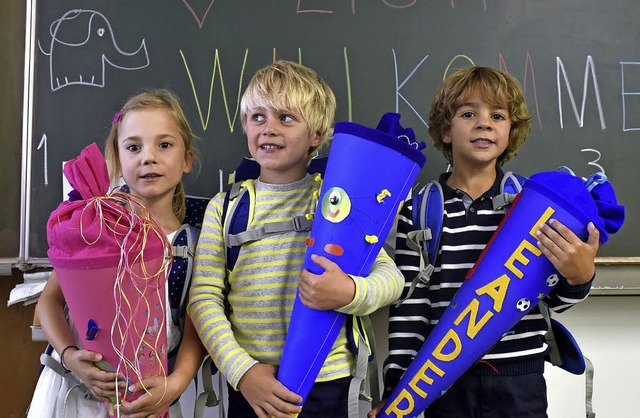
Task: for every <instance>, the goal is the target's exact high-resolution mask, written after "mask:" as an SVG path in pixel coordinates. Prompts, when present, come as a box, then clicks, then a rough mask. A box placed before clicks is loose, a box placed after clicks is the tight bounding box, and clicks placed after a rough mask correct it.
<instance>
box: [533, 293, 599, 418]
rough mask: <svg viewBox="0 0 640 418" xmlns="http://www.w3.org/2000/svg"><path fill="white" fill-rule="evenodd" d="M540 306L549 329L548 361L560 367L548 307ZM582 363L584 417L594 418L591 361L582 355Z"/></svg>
mask: <svg viewBox="0 0 640 418" xmlns="http://www.w3.org/2000/svg"><path fill="white" fill-rule="evenodd" d="M538 307H539V308H540V313H542V317H543V318H544V320H545V321H546V322H547V326H548V327H549V330H548V331H547V333H546V335H545V341H546V343H547V345H549V347H551V352H550V353H549V361H550V362H551V364H553V365H554V366H558V367H561V366H562V358H561V356H560V349H559V347H558V343H557V341H556V338H555V335H554V334H553V327H552V326H551V317H550V316H549V309H548V308H547V306H546V305H544V304H543V303H542V302H540V303H539V304H538ZM583 358H584V363H585V372H584V379H585V382H584V384H585V411H586V418H595V417H596V414H595V412H593V402H592V400H593V372H594V369H593V363H592V362H591V360H589V359H588V358H587V357H586V356H584V355H583Z"/></svg>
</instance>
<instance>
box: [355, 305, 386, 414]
mask: <svg viewBox="0 0 640 418" xmlns="http://www.w3.org/2000/svg"><path fill="white" fill-rule="evenodd" d="M367 318H368V317H367ZM357 320H358V318H354V321H357ZM369 324H371V322H370V321H369ZM370 342H371V343H373V342H372V341H370ZM368 363H369V347H368V346H367V341H366V339H365V337H364V336H363V335H362V334H361V333H358V354H357V355H356V370H355V372H354V374H353V377H352V378H351V383H349V397H348V403H347V407H348V408H347V410H348V414H347V416H348V417H349V418H359V417H360V393H361V391H362V386H363V383H364V380H365V378H366V377H367V364H368ZM372 363H375V359H374V360H373V361H372ZM376 371H377V369H376ZM377 377H378V376H377V373H376V379H377ZM379 397H380V395H379V394H378V395H377V398H379ZM363 398H364V399H365V400H368V401H370V402H371V401H372V397H371V396H367V395H363Z"/></svg>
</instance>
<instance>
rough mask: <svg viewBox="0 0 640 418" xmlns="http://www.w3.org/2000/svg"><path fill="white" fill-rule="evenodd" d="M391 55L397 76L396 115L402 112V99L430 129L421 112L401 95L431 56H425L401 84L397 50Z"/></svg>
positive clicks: (392, 50)
mask: <svg viewBox="0 0 640 418" xmlns="http://www.w3.org/2000/svg"><path fill="white" fill-rule="evenodd" d="M391 53H392V54H393V70H394V72H395V75H396V113H399V112H400V110H399V109H398V98H401V99H402V101H403V102H405V103H406V104H407V106H409V108H410V109H411V110H413V113H415V115H416V116H417V117H418V118H419V119H420V120H421V121H422V123H424V126H427V127H428V126H429V125H428V124H427V122H426V121H425V120H424V119H423V118H422V116H421V115H420V112H418V111H417V110H416V108H415V107H413V106H412V105H411V103H409V101H408V100H407V98H406V97H404V96H403V95H402V93H400V89H401V88H402V87H404V85H405V84H406V83H407V81H409V79H410V78H411V77H413V74H415V72H416V71H417V70H418V67H420V66H421V65H422V63H423V62H425V60H426V59H427V58H428V57H429V54H427V55H425V56H424V58H422V59H421V60H420V62H419V63H418V65H416V66H415V67H413V70H411V72H410V73H409V75H408V76H407V77H406V78H405V79H404V80H402V83H399V80H398V60H397V58H396V50H395V49H393V48H392V49H391ZM421 107H424V106H421Z"/></svg>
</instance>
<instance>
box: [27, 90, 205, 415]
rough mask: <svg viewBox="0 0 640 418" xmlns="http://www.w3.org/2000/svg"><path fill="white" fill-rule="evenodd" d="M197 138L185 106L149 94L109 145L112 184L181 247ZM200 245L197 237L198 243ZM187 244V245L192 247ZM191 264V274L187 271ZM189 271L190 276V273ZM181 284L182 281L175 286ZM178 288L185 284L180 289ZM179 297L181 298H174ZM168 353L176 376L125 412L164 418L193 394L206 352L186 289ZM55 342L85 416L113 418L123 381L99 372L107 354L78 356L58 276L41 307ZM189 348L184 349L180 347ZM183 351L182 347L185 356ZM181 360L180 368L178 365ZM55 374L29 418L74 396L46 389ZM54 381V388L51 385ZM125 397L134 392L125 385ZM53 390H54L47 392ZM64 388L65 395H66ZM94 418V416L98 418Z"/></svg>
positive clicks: (180, 273)
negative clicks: (120, 185) (79, 391)
mask: <svg viewBox="0 0 640 418" xmlns="http://www.w3.org/2000/svg"><path fill="white" fill-rule="evenodd" d="M194 138H195V137H194V135H193V133H192V131H191V128H190V127H189V124H188V122H187V120H186V117H185V115H184V112H183V111H182V109H181V107H180V104H179V102H178V99H177V98H176V97H175V96H174V95H173V94H172V93H170V92H168V91H166V90H159V91H153V92H146V93H141V94H139V95H137V96H134V97H132V98H131V99H129V100H128V101H127V102H126V103H125V105H124V106H123V108H122V109H121V110H120V111H119V112H118V113H117V114H116V116H115V117H114V119H113V124H112V127H111V132H110V133H109V136H108V138H107V143H106V150H105V155H106V160H107V165H108V168H109V173H110V177H111V181H112V182H115V181H117V180H118V179H119V178H120V177H122V179H123V180H124V182H125V184H126V186H125V187H124V189H125V190H127V189H128V192H129V193H130V194H131V195H133V196H135V197H137V198H138V199H139V200H140V201H141V202H142V203H143V204H144V206H145V207H146V208H147V209H148V210H149V211H150V212H151V213H152V214H153V215H154V217H155V219H156V221H157V223H158V224H159V225H160V226H161V227H162V229H163V231H164V232H165V234H166V235H167V237H168V239H169V242H172V243H173V244H174V246H175V245H177V241H178V240H182V241H184V240H185V237H186V236H188V234H190V233H191V230H190V229H189V228H187V227H186V226H183V225H182V222H183V220H184V217H185V212H186V204H185V194H184V188H183V186H182V183H181V180H182V175H183V174H184V173H189V172H190V171H191V168H192V165H193V160H194V153H195V152H194V148H193V142H194ZM192 238H193V239H192V242H196V240H197V237H192ZM184 243H185V242H183V243H182V244H181V245H184ZM189 261H190V260H186V259H182V260H181V259H180V258H179V257H176V258H174V263H173V266H172V271H171V273H170V275H169V280H167V282H166V283H167V284H166V285H165V286H178V287H188V285H189V282H190V275H191V271H190V270H191V269H190V266H191V263H190V262H189ZM185 262H186V266H183V267H180V266H179V265H180V264H183V263H185ZM185 267H186V268H185ZM172 278H177V280H172ZM176 283H177V284H176ZM172 293H173V294H174V295H175V294H177V295H178V296H177V299H176V297H172V296H171V295H172ZM166 294H167V299H168V300H167V306H168V307H169V306H171V309H167V322H166V323H167V345H168V349H169V375H168V376H167V378H166V384H167V386H166V392H165V378H164V377H162V376H156V377H150V378H146V379H144V381H141V382H138V383H136V384H134V385H131V387H129V390H130V391H132V392H136V391H140V390H142V389H143V385H144V387H145V388H146V389H147V391H148V393H145V394H143V395H142V396H140V397H139V398H138V399H136V400H135V401H133V402H126V401H124V402H123V405H122V407H121V412H124V413H126V414H130V415H128V416H131V417H156V416H158V415H160V414H161V413H162V412H163V411H164V410H165V409H166V408H168V407H169V405H170V404H171V403H173V402H174V401H175V400H176V399H178V397H179V396H180V394H182V392H184V390H185V389H186V388H187V386H188V384H189V383H190V381H191V379H192V378H193V377H194V376H195V374H196V372H197V370H198V368H199V366H200V364H201V362H202V359H203V357H204V354H205V351H204V348H203V347H202V344H201V343H200V340H199V338H198V336H197V334H196V332H195V329H194V327H193V324H192V323H191V320H190V319H189V318H188V317H186V315H185V309H184V306H185V305H184V300H181V298H180V296H181V295H183V294H184V292H182V291H181V289H174V288H171V289H167V291H166ZM36 313H37V315H38V318H39V319H40V322H41V324H42V330H43V331H44V333H45V335H46V337H47V340H48V341H49V343H50V345H51V346H52V347H53V349H54V350H55V351H56V353H59V359H60V365H62V368H63V369H64V370H65V371H71V372H73V374H74V375H75V376H76V377H77V378H79V379H80V380H81V381H82V383H84V385H85V386H86V388H87V389H88V390H89V392H90V394H89V393H88V394H87V395H86V396H85V397H81V398H79V399H78V400H77V404H78V406H77V414H78V416H93V417H100V416H106V415H107V412H106V408H105V407H104V406H103V401H105V400H107V399H108V398H109V397H113V396H115V394H116V386H115V384H114V382H115V381H116V378H117V377H119V378H122V376H117V375H116V373H110V372H107V371H102V370H100V369H98V368H97V367H96V366H95V364H94V363H96V362H98V361H100V360H101V359H102V355H101V354H100V353H96V352H91V351H87V350H82V349H80V348H78V346H77V344H78V338H77V335H76V333H75V330H74V329H73V324H72V323H70V322H71V321H69V322H68V321H67V318H66V316H65V299H64V295H63V293H62V289H61V287H60V283H59V281H58V277H57V276H56V274H55V272H54V273H53V274H52V276H51V277H50V278H49V280H48V282H47V285H46V286H45V288H44V290H43V292H42V295H41V296H40V298H39V301H38V305H37V307H36ZM180 341H181V342H180ZM178 345H179V346H180V350H179V353H178V354H177V358H176V352H177V351H178V350H177V348H178ZM174 360H175V366H174V367H173V368H172V367H171V366H172V363H173V361H174ZM47 374H51V370H48V369H46V368H45V370H44V371H43V374H42V375H41V378H40V381H39V383H38V386H37V387H36V393H35V394H34V399H33V401H32V405H31V408H30V411H29V416H30V417H31V416H37V417H49V416H50V417H54V416H57V415H56V409H58V411H59V410H60V409H61V407H60V405H58V406H56V405H55V403H54V402H46V401H44V399H45V398H42V397H41V395H40V397H39V390H41V391H45V392H44V393H49V394H50V395H49V396H50V397H49V399H51V396H53V398H54V399H55V397H57V393H56V392H57V390H64V391H65V392H66V390H67V389H68V386H69V384H68V383H65V382H64V380H65V379H59V378H58V379H57V380H58V384H59V386H58V387H57V388H58V389H57V388H56V387H55V386H52V385H49V386H48V385H47V384H46V383H44V382H45V381H46V379H45V378H44V376H46V375H47ZM49 381H51V380H49ZM118 385H119V387H120V389H124V388H125V387H126V384H125V383H124V382H121V383H119V384H118ZM41 386H47V387H41ZM60 386H62V387H60ZM62 399H64V408H65V409H66V410H67V411H66V412H67V413H68V412H69V408H70V405H71V403H68V402H67V400H66V399H65V397H62ZM90 414H91V415H90ZM170 416H171V418H176V417H182V414H181V413H180V404H179V403H177V402H176V403H175V404H174V405H172V406H171V409H170Z"/></svg>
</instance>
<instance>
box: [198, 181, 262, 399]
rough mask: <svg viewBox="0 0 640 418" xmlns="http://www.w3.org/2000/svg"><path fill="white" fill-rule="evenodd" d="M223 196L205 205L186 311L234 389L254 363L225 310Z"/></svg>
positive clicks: (218, 196) (205, 345)
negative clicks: (240, 343) (236, 337)
mask: <svg viewBox="0 0 640 418" xmlns="http://www.w3.org/2000/svg"><path fill="white" fill-rule="evenodd" d="M222 200H223V194H222V193H219V194H217V195H216V196H215V197H214V198H213V199H212V200H211V202H209V205H208V206H207V209H206V212H205V216H204V220H203V224H202V230H201V232H200V238H199V239H198V245H197V248H196V257H195V263H194V270H193V277H192V280H191V286H190V288H189V303H188V305H187V311H188V314H189V316H190V317H191V320H192V321H193V325H194V326H195V329H196V331H197V333H198V335H199V336H200V339H201V340H202V344H203V345H204V347H205V348H206V350H207V351H208V352H209V354H210V355H211V358H212V360H213V361H214V363H215V364H216V366H218V369H220V371H221V373H222V374H223V375H224V376H225V377H226V378H227V380H228V381H229V383H230V384H231V385H232V386H233V387H234V388H237V386H238V382H239V381H240V378H242V376H243V375H244V373H246V372H247V370H249V368H250V367H251V366H253V365H254V364H256V363H257V361H256V360H255V359H253V358H251V356H249V354H248V353H247V352H246V351H245V350H244V349H243V348H242V347H241V346H240V345H239V344H238V342H237V341H236V339H235V336H234V334H233V331H232V330H231V323H230V322H229V320H228V318H227V313H226V310H225V298H226V296H225V277H226V258H225V251H224V246H225V244H224V238H223V231H222V225H221V214H222Z"/></svg>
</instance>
